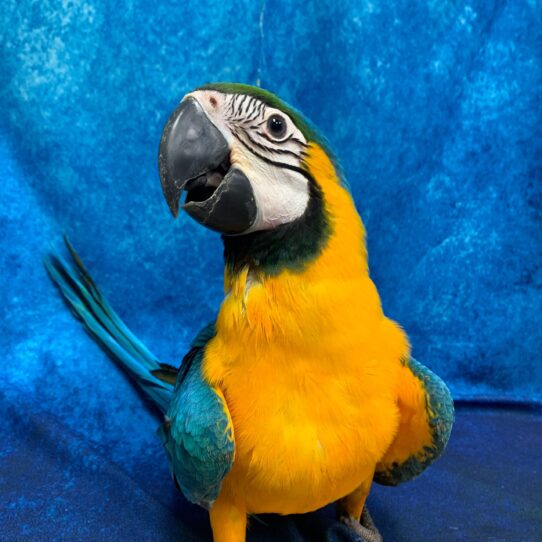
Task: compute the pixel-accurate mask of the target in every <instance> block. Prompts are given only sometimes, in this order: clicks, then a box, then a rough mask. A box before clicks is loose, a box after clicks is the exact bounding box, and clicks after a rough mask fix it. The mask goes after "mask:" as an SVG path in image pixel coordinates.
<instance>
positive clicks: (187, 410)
mask: <svg viewBox="0 0 542 542" xmlns="http://www.w3.org/2000/svg"><path fill="white" fill-rule="evenodd" d="M213 335H214V324H211V325H209V326H207V327H206V328H205V329H204V330H202V332H200V334H199V335H198V336H197V337H196V339H195V340H194V342H193V343H192V345H193V347H192V349H191V350H190V352H189V353H188V354H187V355H186V356H185V359H184V360H183V364H182V365H181V371H180V372H179V377H178V379H177V384H176V387H175V391H174V394H173V398H172V400H171V403H170V406H169V409H168V411H167V414H166V421H165V422H164V423H163V424H162V426H161V427H160V428H159V430H158V433H159V435H160V438H161V440H162V443H163V445H164V448H165V450H166V453H167V456H168V460H169V466H170V470H171V473H172V475H173V477H174V479H175V481H176V482H177V484H178V485H179V487H180V488H181V491H182V492H183V494H184V495H185V497H186V498H187V499H188V500H190V501H191V502H193V503H196V504H199V505H201V506H204V507H205V508H210V507H211V506H212V504H213V502H214V501H215V499H216V498H217V496H218V493H219V491H220V487H221V484H222V480H223V479H224V477H225V476H226V474H227V473H228V472H229V471H230V469H231V467H232V464H233V457H234V452H235V444H234V436H233V427H232V425H231V419H230V416H229V413H228V410H227V406H226V404H225V402H224V400H223V398H222V396H221V395H220V393H219V392H218V391H217V390H215V389H213V388H212V387H211V386H209V384H208V383H207V382H205V380H204V378H203V375H202V372H201V365H202V361H203V357H204V353H205V348H204V346H205V344H206V343H207V341H209V340H210V338H211V337H212V336H213ZM183 369H184V370H183Z"/></svg>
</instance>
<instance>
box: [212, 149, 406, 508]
mask: <svg viewBox="0 0 542 542" xmlns="http://www.w3.org/2000/svg"><path fill="white" fill-rule="evenodd" d="M322 155H323V153H322V151H321V150H319V148H318V147H315V148H314V149H313V150H312V153H309V157H308V159H307V160H308V162H309V167H311V171H312V172H313V174H314V175H315V176H316V178H317V179H318V182H319V183H320V184H321V185H322V187H323V192H324V197H325V203H326V207H327V209H328V211H329V214H330V216H331V217H332V224H331V229H332V233H331V235H330V237H329V239H328V241H327V243H326V246H325V248H324V249H323V251H322V253H321V254H320V255H319V257H318V258H316V259H315V260H314V261H313V262H311V263H310V264H308V265H307V266H306V268H305V269H304V270H303V271H302V272H294V271H288V270H284V271H282V272H280V273H278V274H277V275H273V276H262V275H260V274H258V273H257V272H255V271H249V270H248V269H244V270H243V271H242V272H240V273H237V274H236V275H235V276H226V277H225V285H226V297H225V299H224V302H223V304H222V306H221V309H220V312H219V315H218V318H217V323H216V327H217V335H216V336H215V338H214V339H213V340H212V341H211V342H210V343H209V344H208V345H207V348H206V352H205V360H204V366H203V370H204V374H205V377H206V379H207V380H208V381H209V382H210V383H211V384H212V385H215V386H217V387H219V388H220V389H221V390H222V392H223V393H224V396H225V398H226V402H227V404H228V408H229V410H230V413H231V416H232V421H233V427H234V433H235V441H236V460H235V464H234V469H233V470H232V476H230V480H233V482H232V483H234V482H235V483H238V484H241V485H243V487H242V491H243V492H244V494H245V495H247V499H250V495H256V494H258V493H259V492H261V491H264V493H265V494H266V495H268V496H269V495H271V494H272V490H271V488H272V487H274V484H275V485H276V486H277V499H278V500H280V498H283V496H284V492H283V491H281V489H282V488H283V486H284V484H285V483H286V482H285V480H290V481H291V485H292V487H294V486H295V487H297V488H298V490H299V491H300V492H301V493H300V494H299V495H297V498H298V502H299V498H301V496H302V494H303V492H310V493H311V494H314V492H318V491H320V490H321V489H322V488H321V487H319V485H318V484H322V483H325V484H327V486H332V487H327V486H326V491H327V492H328V493H327V494H328V496H329V492H331V493H337V497H339V496H341V495H342V494H344V493H345V492H346V491H347V490H350V488H349V487H347V486H348V485H349V484H351V483H354V482H352V479H355V478H356V473H358V474H359V476H358V477H359V478H362V477H363V476H366V475H367V469H369V470H370V468H371V467H370V465H371V463H373V466H374V463H375V462H376V461H378V459H379V457H381V456H382V454H383V453H384V452H385V450H386V448H387V446H388V445H389V443H390V442H391V439H392V438H393V434H394V432H395V430H396V423H397V412H396V407H395V403H394V399H395V398H394V390H395V385H396V374H397V371H398V369H399V367H400V362H399V360H400V358H401V357H402V356H404V355H407V354H408V341H407V339H406V336H405V335H404V333H403V332H402V331H401V330H400V329H399V327H398V326H396V325H395V324H394V323H393V322H391V321H390V320H388V319H387V318H385V316H384V315H383V313H382V309H381V305H380V299H379V296H378V293H377V291H376V288H375V286H374V284H373V283H372V281H371V280H370V278H369V276H368V271H367V263H366V254H365V248H364V231H363V225H362V224H361V220H360V219H359V216H358V215H357V213H356V211H355V208H354V205H353V203H352V200H351V197H350V195H349V194H348V193H347V192H346V191H345V190H344V189H343V188H342V187H340V186H339V183H338V180H337V177H336V176H335V173H334V170H333V167H332V166H331V164H330V163H329V161H327V160H326V158H325V155H323V156H322ZM311 160H312V162H311ZM307 469H310V471H311V475H310V476H307V472H306V471H307ZM262 476H263V479H262ZM249 480H250V482H249ZM294 480H295V483H294ZM310 480H312V482H310ZM360 482H361V480H359V481H357V482H355V483H360ZM312 483H313V484H316V486H315V487H307V484H309V486H310V484H312ZM247 484H251V485H252V486H253V487H251V489H250V490H249V488H248V487H247ZM262 488H264V489H262ZM333 488H334V489H333ZM341 491H343V492H344V493H342V494H341ZM296 493H297V492H296ZM281 495H282V497H281ZM255 498H256V497H255ZM258 498H260V501H259V502H261V494H260V495H259V497H258ZM269 498H270V499H271V497H269ZM256 500H257V499H256ZM313 504H314V503H312V502H311V503H307V506H308V508H310V506H312V505H313ZM272 505H273V506H275V505H276V503H272V504H271V503H270V506H272ZM284 506H285V507H286V508H285V509H284V511H282V510H280V511H282V512H283V513H287V512H288V509H287V504H286V503H284ZM276 511H279V510H276Z"/></svg>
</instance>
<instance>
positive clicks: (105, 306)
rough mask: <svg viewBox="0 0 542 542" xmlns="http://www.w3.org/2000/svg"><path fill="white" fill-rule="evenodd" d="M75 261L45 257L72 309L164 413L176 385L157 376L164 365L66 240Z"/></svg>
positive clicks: (100, 343) (54, 280) (50, 274)
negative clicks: (119, 311)
mask: <svg viewBox="0 0 542 542" xmlns="http://www.w3.org/2000/svg"><path fill="white" fill-rule="evenodd" d="M65 241H66V245H67V247H68V250H69V253H70V255H71V258H72V260H73V262H72V263H67V262H66V261H65V260H64V259H63V258H61V257H60V256H57V255H50V256H48V257H47V258H45V267H46V269H47V272H48V273H49V276H50V277H51V279H52V281H53V282H54V283H55V285H56V286H57V287H58V289H59V290H60V292H61V294H62V296H63V297H64V300H65V301H66V303H67V304H68V305H69V307H70V308H71V310H72V312H73V313H74V315H75V316H76V318H78V319H79V320H80V321H81V322H82V323H83V325H84V327H85V329H86V330H87V331H88V332H89V334H90V335H91V336H92V337H93V339H94V340H95V341H96V342H97V343H98V344H99V345H100V346H101V347H102V348H103V349H104V350H105V351H106V352H107V354H108V355H109V356H110V357H111V358H113V360H114V361H116V362H117V363H118V364H119V365H121V366H122V368H123V369H125V370H126V371H127V372H128V373H129V374H130V375H131V376H132V378H133V379H134V380H135V381H136V383H137V384H138V385H139V386H140V387H141V389H142V390H143V391H144V392H145V393H146V394H147V395H148V396H149V397H150V398H151V399H152V400H153V402H154V403H156V405H157V406H158V407H159V408H160V410H161V411H162V412H165V411H166V410H167V407H168V405H169V402H170V400H171V395H172V392H173V385H172V384H171V383H169V382H167V381H164V380H161V379H159V378H156V376H155V375H154V374H153V371H156V372H157V374H158V373H159V372H160V370H161V369H162V368H163V365H162V364H160V362H159V361H158V360H157V359H156V357H155V356H154V355H153V354H152V352H150V350H148V349H147V348H146V347H145V345H143V343H141V341H140V340H139V339H138V338H137V337H136V336H135V335H134V334H133V333H132V332H131V331H130V330H129V329H128V328H127V327H126V325H125V324H124V323H123V322H122V320H121V319H120V317H119V316H118V315H117V313H116V312H115V311H114V310H113V309H112V307H111V306H110V305H109V303H108V302H107V300H106V299H105V298H104V297H103V296H102V294H101V292H100V290H99V289H98V287H97V286H96V284H95V283H94V281H93V280H92V277H91V276H90V275H89V273H88V271H87V270H86V269H85V266H84V265H83V262H82V261H81V259H80V258H79V256H78V255H77V253H76V252H75V250H74V249H73V247H72V246H71V244H70V243H69V241H68V240H67V239H66V240H65Z"/></svg>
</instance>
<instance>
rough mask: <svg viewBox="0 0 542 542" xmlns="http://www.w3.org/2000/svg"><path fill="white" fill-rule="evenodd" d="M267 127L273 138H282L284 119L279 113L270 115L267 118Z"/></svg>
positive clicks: (284, 133) (284, 129)
mask: <svg viewBox="0 0 542 542" xmlns="http://www.w3.org/2000/svg"><path fill="white" fill-rule="evenodd" d="M267 129H268V130H269V133H270V134H271V135H272V136H273V137H274V138H275V139H282V138H283V137H284V136H285V135H286V119H285V118H284V117H281V116H280V115H271V116H270V117H269V118H268V119H267Z"/></svg>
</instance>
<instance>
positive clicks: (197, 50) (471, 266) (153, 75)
mask: <svg viewBox="0 0 542 542" xmlns="http://www.w3.org/2000/svg"><path fill="white" fill-rule="evenodd" d="M0 48H1V52H2V54H1V57H0V105H1V108H2V109H1V110H2V114H1V115H0V134H1V135H0V178H1V190H2V198H1V203H0V224H1V226H0V247H1V249H0V262H1V263H0V269H1V289H0V316H1V322H2V335H1V337H0V354H1V356H2V370H1V376H0V394H1V396H2V397H3V402H4V404H5V405H8V406H9V408H13V409H15V410H16V411H17V412H18V413H19V416H22V417H23V418H25V419H26V420H27V421H29V420H32V419H33V418H32V417H33V416H37V417H39V416H45V417H46V418H47V417H49V416H53V417H54V419H55V420H58V423H59V424H60V426H59V427H62V428H64V431H67V432H72V431H73V432H74V434H77V435H79V437H81V438H82V439H83V440H84V441H85V442H90V443H92V445H93V446H97V447H98V448H99V450H100V453H101V454H103V456H104V457H108V458H110V459H111V461H113V462H116V464H121V465H123V468H125V469H126V472H131V471H133V469H139V470H140V471H145V470H148V471H149V472H155V469H156V465H157V462H158V461H159V462H161V464H162V462H163V458H162V457H160V458H159V459H157V458H156V457H155V455H154V453H155V451H156V450H157V444H156V440H155V436H154V427H155V426H156V419H155V418H154V416H153V414H152V413H151V411H150V410H148V409H146V408H145V407H144V406H142V399H141V396H140V395H139V394H138V393H137V392H135V391H134V390H133V388H132V386H131V385H130V383H129V382H128V381H127V380H126V379H125V378H124V377H123V376H122V375H121V374H120V373H119V371H118V370H117V368H116V367H115V366H114V365H113V364H112V363H111V362H110V361H109V360H107V359H106V358H105V356H104V355H103V353H102V352H101V351H100V350H99V349H98V348H97V347H95V345H94V344H93V343H92V342H91V341H90V339H89V338H88V337H87V336H86V335H85V334H84V332H83V331H82V330H81V328H80V326H79V324H78V323H77V322H75V321H74V320H73V318H72V317H71V315H70V314H69V313H68V311H67V310H66V308H65V307H64V305H63V304H62V302H61V301H60V298H59V296H58V295H57V293H56V291H55V290H54V289H53V287H52V286H51V284H50V283H49V281H48V279H47V277H46V275H45V273H44V269H43V267H42V264H41V259H42V257H43V255H44V254H45V253H46V252H47V251H49V250H50V248H51V246H52V244H54V243H57V242H58V240H59V239H60V236H61V234H63V233H66V234H68V235H69V236H70V238H71V240H72V241H73V243H74V245H75V246H76V248H77V249H78V251H79V252H80V254H81V256H82V257H83V259H84V261H85V262H86V264H87V266H88V267H89V269H90V270H91V271H92V273H93V275H94V276H95V278H96V280H97V282H98V284H99V285H100V286H101V287H102V289H103V291H104V293H105V294H106V295H107V296H108V297H109V299H110V301H111V303H112V305H113V306H114V307H115V308H117V309H118V312H119V313H120V315H121V316H122V317H123V318H124V319H125V321H126V322H127V323H128V325H129V326H130V327H131V328H132V329H133V331H134V332H136V334H138V335H139V336H140V337H141V338H142V340H143V341H144V342H145V343H146V344H147V345H148V346H149V347H150V348H151V349H152V350H153V351H154V352H155V353H156V354H157V356H158V357H159V358H160V359H162V360H163V361H166V362H170V363H178V361H179V360H180V357H181V356H182V354H183V353H184V351H185V349H186V347H187V344H188V342H189V340H190V339H191V337H192V336H193V335H194V334H195V332H196V330H197V329H199V328H200V327H201V325H202V323H204V322H207V321H208V320H210V319H211V318H212V317H213V316H214V314H215V312H216V310H217V307H218V304H219V302H220V300H221V296H222V257H221V244H220V240H219V238H218V236H217V235H215V234H213V233H211V232H208V231H205V230H203V229H202V228H201V227H199V226H198V225H196V224H195V223H193V222H191V221H190V220H189V219H188V218H187V217H185V216H182V217H180V219H179V220H177V221H176V222H174V221H173V220H172V218H171V216H170V215H169V212H168V210H167V207H166V205H165V202H164V200H163V198H162V194H161V190H160V185H159V181H158V175H157V146H158V141H159V137H160V133H161V130H162V127H163V125H164V122H165V120H166V118H167V117H168V115H169V114H170V112H171V111H172V110H173V109H174V107H175V105H176V103H177V102H178V100H179V99H180V98H181V96H182V95H183V94H184V93H185V92H187V91H189V90H191V89H192V88H194V87H196V86H198V85H200V84H203V83H205V82H208V81H220V80H229V81H239V82H247V83H252V84H255V83H261V85H262V86H263V87H265V88H268V89H270V90H272V91H275V92H277V93H278V94H279V95H280V96H281V97H283V98H284V99H285V100H286V101H288V102H290V103H291V104H292V105H294V106H296V107H298V108H299V109H300V110H301V111H303V112H304V113H305V114H306V115H307V116H308V117H309V118H310V119H312V120H313V121H314V123H315V124H316V125H317V126H319V127H320V129H321V131H322V132H323V133H324V134H325V135H327V137H328V139H329V141H330V143H331V146H332V147H333V148H334V149H335V151H336V154H337V155H338V156H339V158H340V159H341V161H342V164H343V166H344V170H345V172H346V176H347V179H348V181H349V183H350V185H351V187H352V191H353V194H354V196H355V199H356V202H357V204H358V208H359V210H360V212H361V214H362V217H363V219H364V221H365V224H366V227H367V232H368V245H369V254H370V265H371V272H372V276H373V277H374V280H375V282H376V284H377V286H378V288H379V290H380V292H381V295H382V299H383V304H384V308H385V310H386V312H387V314H388V315H390V316H391V317H393V318H394V319H396V320H398V321H399V322H400V323H401V324H402V325H403V326H404V328H405V329H406V330H407V332H408V333H409V335H410V337H411V340H412V344H413V351H414V354H415V355H416V357H417V358H419V359H420V360H421V361H423V362H424V363H425V364H427V365H428V366H429V367H430V368H432V369H434V370H435V371H436V372H437V373H439V374H440V375H441V376H442V377H443V378H445V379H446V381H447V382H448V383H449V384H450V386H451V389H452V391H453V393H454V396H455V397H469V398H475V397H490V398H509V399H525V400H529V401H534V402H541V401H542V363H541V361H540V354H541V352H542V333H541V331H540V330H541V329H542V268H541V261H542V228H541V224H542V221H541V219H542V113H541V111H542V4H541V3H540V2H539V1H537V0H531V1H527V0H525V1H521V0H518V1H512V0H508V1H506V0H499V1H496V0H493V1H487V0H474V1H472V2H468V3H463V2H452V1H446V0H438V1H429V0H428V1H423V2H400V1H398V0H392V1H387V2H385V1H380V0H373V1H371V2H369V1H357V0H342V1H339V2H335V1H329V2H324V1H321V2H317V1H308V2H293V1H292V2H286V1H283V2H280V1H273V0H267V1H265V0H264V1H248V0H247V1H239V2H224V1H218V0H199V1H197V2H195V1H194V2H179V3H174V2H160V3H154V2H140V3H138V2H135V1H128V0H126V1H118V2H108V1H106V0H71V1H65V2H59V1H49V0H41V1H40V2H33V1H31V0H3V2H2V7H1V8H0ZM6 408H8V407H6ZM39 419H41V418H39ZM47 419H49V418H47ZM29 423H30V422H29ZM6 427H7V426H5V427H4V429H5V428H6ZM8 429H9V428H8ZM8 432H9V431H8ZM13 442H15V441H13ZM10 446H11V448H10ZM5 447H6V450H8V451H7V452H5V453H6V454H9V450H11V451H12V452H13V450H15V449H16V447H15V444H13V443H12V442H11V441H10V440H9V439H8V441H6V445H5ZM162 470H163V469H162ZM164 472H165V471H164ZM162 474H163V473H162V471H160V475H162ZM157 477H158V475H157ZM21 506H23V505H21ZM23 509H24V506H23Z"/></svg>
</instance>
